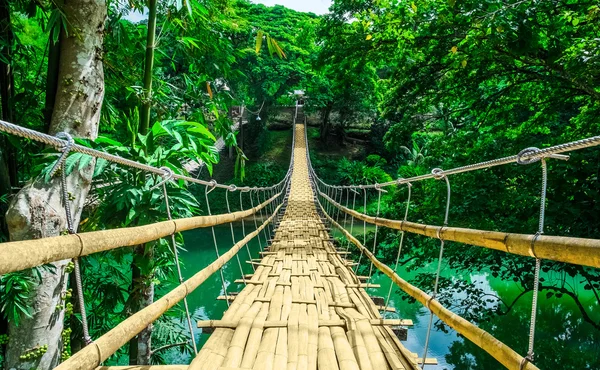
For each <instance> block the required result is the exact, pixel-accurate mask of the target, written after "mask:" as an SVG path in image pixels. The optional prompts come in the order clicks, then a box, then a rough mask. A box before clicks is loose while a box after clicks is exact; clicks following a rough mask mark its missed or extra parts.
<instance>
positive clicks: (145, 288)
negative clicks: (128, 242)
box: [129, 243, 154, 365]
mask: <svg viewBox="0 0 600 370" xmlns="http://www.w3.org/2000/svg"><path fill="white" fill-rule="evenodd" d="M153 256H154V247H153V244H152V243H149V244H145V245H140V246H138V247H136V248H135V251H134V256H133V261H132V263H131V276H132V282H131V285H132V288H131V294H132V299H131V302H132V308H133V310H134V311H133V313H135V312H138V311H139V310H141V309H143V308H145V307H148V306H149V305H151V304H152V303H153V302H154V283H153V279H154V267H153V265H152V264H148V263H140V261H139V260H140V259H143V260H150V261H151V260H152V258H153ZM139 266H146V268H144V269H143V270H142V269H140V267H139ZM151 339H152V324H150V325H148V327H146V328H145V329H144V330H142V331H141V332H140V333H139V334H138V335H137V336H135V337H133V338H132V339H131V340H130V341H129V365H149V364H150V356H151V354H152V352H151V351H152V341H151Z"/></svg>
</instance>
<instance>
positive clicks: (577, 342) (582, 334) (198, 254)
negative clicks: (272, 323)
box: [181, 221, 600, 370]
mask: <svg viewBox="0 0 600 370" xmlns="http://www.w3.org/2000/svg"><path fill="white" fill-rule="evenodd" d="M245 226H246V232H248V231H252V230H253V229H254V224H253V222H252V221H246V223H245ZM234 231H235V237H236V240H240V239H241V238H242V229H241V224H235V226H234ZM215 234H216V237H217V242H218V245H219V251H220V253H224V252H226V251H227V250H228V249H229V248H230V247H231V246H232V240H231V231H230V228H229V226H228V225H225V226H219V227H215ZM184 237H185V247H186V249H187V251H185V252H183V253H182V256H181V259H182V261H183V262H184V263H185V268H184V269H183V274H184V277H186V278H187V277H190V276H192V275H193V274H194V273H195V272H197V271H198V270H200V269H202V268H204V267H205V266H207V265H208V264H209V263H210V262H212V261H213V260H214V259H215V249H214V245H213V240H212V234H211V230H210V228H207V229H197V230H194V231H190V232H186V233H184ZM261 238H262V236H261ZM261 240H262V243H263V245H264V238H262V239H261ZM249 247H250V250H251V253H252V256H253V258H257V257H258V251H259V245H258V240H257V239H256V238H255V239H254V240H253V241H252V242H251V243H250V245H249ZM240 260H241V261H242V265H243V268H244V272H245V273H247V274H250V273H252V268H251V267H250V265H249V264H247V263H244V261H246V260H248V255H247V252H246V250H245V249H242V250H241V251H240ZM430 268H431V269H432V270H433V269H435V266H430ZM398 272H399V275H400V276H402V277H403V278H405V279H408V280H410V278H411V274H410V273H407V272H406V271H402V270H400V271H398ZM224 275H225V279H226V281H227V289H228V291H229V292H238V291H240V290H241V289H242V288H243V286H242V285H241V284H234V283H233V281H234V280H235V279H238V278H240V272H239V267H238V264H237V260H236V259H235V258H234V259H232V260H231V261H230V262H229V263H228V264H227V265H226V266H225V268H224ZM443 275H444V276H455V277H456V278H458V279H463V280H465V281H468V282H470V283H472V284H479V286H480V287H483V288H484V289H485V290H486V291H489V292H490V293H495V294H497V295H499V296H500V297H501V298H502V299H504V300H507V301H511V299H512V298H514V297H516V295H518V294H519V293H520V290H519V287H518V286H517V285H516V283H513V282H505V281H502V280H500V279H495V278H493V277H492V276H491V275H489V274H487V273H486V272H482V273H479V274H462V273H461V272H460V271H449V270H448V269H444V270H443ZM373 282H374V283H377V284H381V288H379V289H370V291H369V293H370V294H371V295H379V296H386V295H387V292H388V289H389V286H390V280H389V279H388V278H387V277H386V276H384V275H377V276H375V277H374V278H373ZM571 283H572V284H580V282H579V281H578V280H577V278H574V279H573V282H571ZM424 290H426V291H428V290H429V289H424ZM579 290H580V292H579V297H580V300H581V301H582V302H583V303H584V304H586V305H588V306H589V308H594V309H592V310H591V312H592V313H593V314H595V315H596V317H595V320H597V321H600V312H599V311H600V308H599V307H598V305H597V300H596V298H595V297H593V296H592V294H591V293H590V292H589V291H584V289H583V287H581V289H579ZM222 294H223V288H222V284H221V281H220V275H219V274H218V273H215V274H213V276H212V277H211V278H209V279H208V280H207V281H206V282H205V283H204V284H203V285H202V286H200V287H199V288H198V289H196V291H194V292H193V293H192V294H191V295H190V296H189V298H188V302H189V305H190V309H191V310H192V312H193V313H194V315H195V316H197V318H199V319H219V318H221V316H222V314H223V312H224V311H225V310H226V309H227V304H226V303H225V301H217V300H216V297H217V296H218V295H222ZM456 298H457V299H460V298H461V297H456ZM390 302H391V303H390V306H392V307H395V308H396V310H397V312H399V313H400V315H401V317H402V318H405V319H412V320H413V322H414V326H413V327H411V328H409V330H408V340H407V341H404V342H403V344H404V345H405V346H406V347H407V348H408V349H409V350H411V351H413V352H416V353H418V354H419V356H422V352H423V346H424V342H425V337H426V332H427V325H428V321H429V312H428V311H427V310H426V309H425V308H423V307H422V306H421V305H420V304H419V303H414V304H411V303H407V302H406V301H403V300H402V299H401V298H400V296H399V295H398V294H397V292H394V293H393V294H392V297H391V300H390ZM530 314H531V295H530V294H529V295H528V296H526V297H523V299H521V300H520V301H519V303H517V304H516V305H515V307H514V308H513V310H512V311H510V313H509V314H507V315H505V316H498V317H495V318H494V319H493V320H492V321H491V322H486V323H483V324H481V327H482V328H483V329H485V330H487V331H489V332H490V333H491V334H492V335H494V336H495V337H496V338H498V339H499V340H501V341H503V342H504V343H506V344H507V345H509V346H510V347H512V348H513V349H514V350H516V351H517V352H518V353H520V354H525V353H526V352H527V341H528V332H529V315H530ZM390 317H392V316H390ZM196 330H197V331H196V340H197V341H198V342H199V343H200V345H202V344H204V343H205V342H206V340H207V339H208V335H207V334H202V332H201V329H196ZM535 344H536V346H535V348H536V351H535V353H536V364H537V365H538V366H539V367H540V369H597V370H598V369H600V330H597V329H596V328H594V327H593V326H592V325H590V324H588V323H586V322H584V321H583V319H582V317H581V314H580V312H579V310H578V309H577V307H576V306H575V304H574V303H573V300H571V299H570V298H568V297H566V296H563V297H562V298H560V299H557V298H555V297H552V298H549V299H547V298H546V296H545V294H540V300H539V314H538V321H537V330H536V343H535ZM427 357H435V358H436V359H437V360H438V362H439V365H437V366H427V367H426V368H427V369H431V370H442V369H457V370H467V369H486V370H487V369H502V368H503V367H502V366H501V365H500V364H499V363H498V362H496V361H495V360H494V359H493V358H492V357H491V356H489V355H487V354H486V353H485V352H484V351H482V350H480V349H479V348H478V347H476V346H475V345H473V344H471V343H470V342H469V341H465V340H464V339H463V338H461V337H459V336H458V335H457V333H456V332H454V331H453V330H449V331H448V332H447V333H444V332H442V331H439V330H433V331H432V334H431V341H430V346H429V352H428V356H427ZM181 360H188V361H189V359H181Z"/></svg>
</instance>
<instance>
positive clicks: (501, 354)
mask: <svg viewBox="0 0 600 370" xmlns="http://www.w3.org/2000/svg"><path fill="white" fill-rule="evenodd" d="M319 206H320V208H321V210H322V211H323V214H324V215H325V217H327V219H328V220H329V221H330V222H331V223H332V225H334V226H335V227H337V228H338V229H339V230H340V231H341V232H342V234H344V236H345V237H346V238H347V239H348V240H349V241H350V242H352V244H354V245H356V246H357V247H358V248H359V249H360V250H361V251H362V253H364V254H365V256H367V257H368V258H369V259H370V260H371V262H373V265H375V267H377V269H379V271H381V272H383V273H384V274H385V275H387V276H388V277H389V278H390V279H392V281H393V282H394V284H396V285H397V286H398V287H399V288H400V289H402V290H403V291H404V292H405V293H406V294H408V295H409V296H411V297H412V298H414V299H416V300H417V301H419V302H420V303H421V304H422V305H423V306H425V307H428V308H429V310H431V312H432V313H433V314H435V315H436V316H437V317H438V318H439V319H440V320H442V321H443V322H444V323H446V325H448V326H450V327H451V328H453V329H454V330H456V331H457V332H458V333H460V334H462V335H463V336H464V337H465V338H467V339H468V340H470V341H471V342H472V343H473V344H475V345H476V346H478V347H479V348H481V349H483V350H484V351H486V352H487V353H489V354H490V355H491V356H492V357H494V358H495V359H496V360H498V362H500V363H501V364H502V365H504V366H505V367H506V368H507V369H510V370H539V368H538V367H537V366H535V365H534V364H532V363H531V362H527V361H524V358H523V357H522V356H521V355H519V354H518V353H517V352H515V351H514V350H513V349H512V348H510V347H509V346H507V345H506V344H504V343H502V342H501V341H499V340H498V339H496V338H495V337H494V336H493V335H491V334H490V333H488V332H486V331H485V330H483V329H480V328H478V327H477V326H476V325H474V324H472V323H470V322H469V321H467V320H465V319H463V318H462V317H460V316H458V315H457V314H455V313H453V312H452V311H450V310H449V309H447V308H446V307H444V306H442V305H441V303H439V302H438V301H437V300H435V299H433V298H432V297H431V296H430V295H429V294H427V293H425V292H424V291H422V290H421V289H419V288H417V287H415V286H414V285H411V284H409V283H408V282H407V281H406V280H404V279H402V278H401V277H400V276H398V274H396V272H394V270H392V269H391V268H390V267H389V266H387V265H386V264H384V263H383V262H381V261H379V260H378V259H377V258H376V257H375V256H374V255H373V253H371V252H370V251H369V250H368V249H367V248H365V247H364V246H363V245H362V244H361V243H360V242H359V241H358V239H356V238H355V237H354V236H353V235H352V234H350V232H348V231H347V230H346V229H344V228H343V227H342V226H341V225H340V224H338V223H337V222H336V221H335V220H334V219H333V218H331V217H330V216H329V215H328V214H327V212H325V209H324V208H323V205H321V204H320V203H319ZM523 362H524V363H523ZM522 363H523V365H522V367H521V364H522Z"/></svg>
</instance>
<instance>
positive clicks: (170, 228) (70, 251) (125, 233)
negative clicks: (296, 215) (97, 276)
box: [0, 194, 279, 275]
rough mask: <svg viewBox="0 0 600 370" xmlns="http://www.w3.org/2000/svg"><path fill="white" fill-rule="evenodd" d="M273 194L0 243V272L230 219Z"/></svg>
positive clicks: (250, 212)
mask: <svg viewBox="0 0 600 370" xmlns="http://www.w3.org/2000/svg"><path fill="white" fill-rule="evenodd" d="M277 196H279V194H277V195H275V196H273V197H272V198H271V199H268V200H267V201H265V202H263V203H262V204H260V205H258V206H256V207H254V208H250V209H248V210H246V211H238V212H233V213H229V214H223V215H214V216H199V217H190V218H181V219H177V220H172V221H163V222H157V223H154V224H151V225H145V226H137V227H127V228H121V229H112V230H101V231H92V232H87V233H80V234H75V235H62V236H55V237H51V238H43V239H32V240H22V241H16V242H7V243H2V244H0V275H2V274H6V273H8V272H13V271H20V270H24V269H27V268H32V267H35V266H40V265H43V264H46V263H50V262H56V261H60V260H64V259H70V258H76V257H81V256H87V255H89V254H94V253H98V252H103V251H108V250H111V249H116V248H121V247H131V246H135V245H139V244H142V243H147V242H150V241H153V240H156V239H160V238H163V237H165V236H169V235H171V234H174V233H177V232H181V231H186V230H191V229H196V228H202V227H209V226H215V225H221V224H225V223H230V222H234V221H236V220H240V219H242V218H245V217H248V216H251V215H253V214H254V213H256V212H257V211H258V210H260V209H262V208H264V207H266V206H267V205H268V204H270V203H271V202H273V201H274V200H275V199H276V197H277Z"/></svg>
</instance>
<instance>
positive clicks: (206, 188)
mask: <svg viewBox="0 0 600 370" xmlns="http://www.w3.org/2000/svg"><path fill="white" fill-rule="evenodd" d="M211 183H212V187H211V188H210V190H209V189H208V186H205V187H204V199H205V200H206V209H207V210H208V215H209V216H212V213H211V212H210V202H209V200H208V194H209V193H210V192H211V191H213V190H215V185H216V184H217V183H216V181H214V180H212V181H211ZM210 230H211V232H212V237H213V243H214V245H215V253H216V254H217V259H218V258H220V257H221V255H220V254H219V246H218V245H217V236H216V234H215V227H214V226H211V227H210ZM223 267H224V266H221V267H220V268H219V274H220V275H221V284H222V285H223V294H224V295H225V302H226V303H227V307H229V295H228V294H227V285H226V284H225V275H223Z"/></svg>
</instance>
